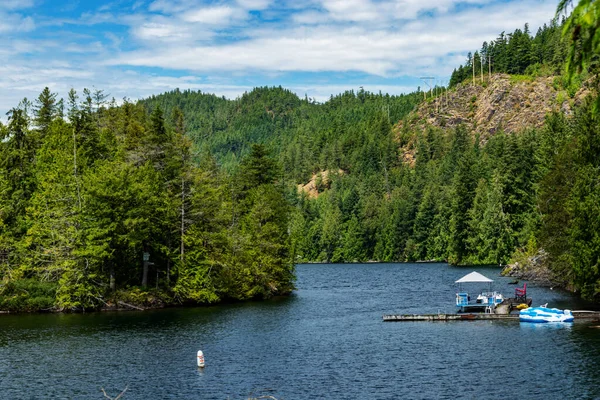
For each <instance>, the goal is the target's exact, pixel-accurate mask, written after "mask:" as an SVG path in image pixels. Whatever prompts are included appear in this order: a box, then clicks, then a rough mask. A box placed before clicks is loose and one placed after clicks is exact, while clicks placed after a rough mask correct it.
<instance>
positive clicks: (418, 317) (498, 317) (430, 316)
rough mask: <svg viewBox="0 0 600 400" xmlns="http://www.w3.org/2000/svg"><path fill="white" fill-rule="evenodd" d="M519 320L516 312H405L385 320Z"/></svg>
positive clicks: (384, 318) (389, 316)
mask: <svg viewBox="0 0 600 400" xmlns="http://www.w3.org/2000/svg"><path fill="white" fill-rule="evenodd" d="M482 319H486V320H516V321H518V320H519V315H518V314H514V315H510V314H508V315H507V314H403V315H393V314H391V315H384V316H383V321H384V322H391V321H474V320H482Z"/></svg>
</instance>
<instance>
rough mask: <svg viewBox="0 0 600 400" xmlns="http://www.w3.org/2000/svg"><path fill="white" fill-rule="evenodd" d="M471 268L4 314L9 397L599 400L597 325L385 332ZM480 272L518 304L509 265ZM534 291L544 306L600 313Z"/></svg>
mask: <svg viewBox="0 0 600 400" xmlns="http://www.w3.org/2000/svg"><path fill="white" fill-rule="evenodd" d="M472 270H473V268H467V269H465V268H455V267H450V266H448V265H446V264H351V265H319V264H311V265H299V266H298V267H297V275H298V279H297V283H296V286H297V288H298V290H297V291H296V292H295V294H294V295H293V296H291V297H289V298H284V299H276V300H272V301H268V302H260V303H258V302H257V303H248V304H235V305H223V306H214V307H203V308H188V309H166V310H156V311H145V312H120V313H93V314H85V315H46V314H44V315H18V316H16V315H7V316H0V398H2V399H4V398H5V399H37V398H52V399H102V398H104V396H103V394H102V391H101V389H102V388H104V389H105V390H106V392H107V393H108V394H109V395H110V396H116V395H117V394H118V393H119V392H120V391H121V390H123V389H124V388H125V387H127V388H128V389H127V392H126V393H125V395H124V397H123V399H247V398H249V397H259V396H267V395H268V396H273V397H275V398H277V399H280V400H281V399H327V398H331V399H359V398H360V399H456V398H464V399H482V398H488V399H517V398H518V399H546V400H547V399H564V398H577V399H594V398H600V373H599V372H598V371H599V370H600V329H598V328H595V327H594V325H598V323H596V324H593V323H585V322H578V323H575V324H573V325H568V326H558V327H557V326H548V325H544V324H525V323H522V324H521V323H519V322H516V321H511V322H508V321H472V322H390V323H384V322H382V315H383V314H390V313H437V312H438V311H441V312H454V306H453V304H454V295H455V290H456V286H455V284H454V283H453V282H454V281H455V280H457V279H458V278H460V277H462V276H463V275H465V274H467V273H468V272H471V271H472ZM476 270H477V271H479V272H481V273H483V274H484V275H486V276H488V277H490V278H492V279H494V280H495V282H494V289H496V290H499V291H501V292H503V293H504V294H506V295H508V294H511V293H513V291H514V287H515V286H514V285H509V280H510V279H508V278H503V277H499V273H500V270H499V269H498V268H484V267H483V268H476ZM475 286H476V285H475ZM474 289H480V288H477V287H475V288H474ZM527 289H528V294H529V295H530V296H531V297H532V298H533V301H534V304H536V305H538V304H542V303H546V302H548V303H549V306H554V307H560V308H571V309H581V308H584V307H585V308H590V305H585V304H581V303H580V302H578V301H576V299H575V298H574V297H572V296H571V295H569V294H567V293H564V292H560V291H556V290H550V289H549V288H541V287H536V286H535V285H534V284H529V285H528V287H527ZM198 350H203V351H204V354H205V358H206V368H204V369H203V370H199V369H198V368H197V367H196V352H197V351H198Z"/></svg>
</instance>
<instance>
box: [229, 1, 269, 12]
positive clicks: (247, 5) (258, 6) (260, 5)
mask: <svg viewBox="0 0 600 400" xmlns="http://www.w3.org/2000/svg"><path fill="white" fill-rule="evenodd" d="M236 3H237V4H238V5H239V6H240V7H241V8H243V9H245V10H264V9H266V8H268V7H269V5H271V3H272V1H271V0H236Z"/></svg>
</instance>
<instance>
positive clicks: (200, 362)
mask: <svg viewBox="0 0 600 400" xmlns="http://www.w3.org/2000/svg"><path fill="white" fill-rule="evenodd" d="M198 367H199V368H204V353H202V350H198Z"/></svg>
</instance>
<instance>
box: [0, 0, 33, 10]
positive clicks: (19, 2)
mask: <svg viewBox="0 0 600 400" xmlns="http://www.w3.org/2000/svg"><path fill="white" fill-rule="evenodd" d="M30 7H33V0H2V1H0V9H4V10H18V9H24V8H30Z"/></svg>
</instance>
